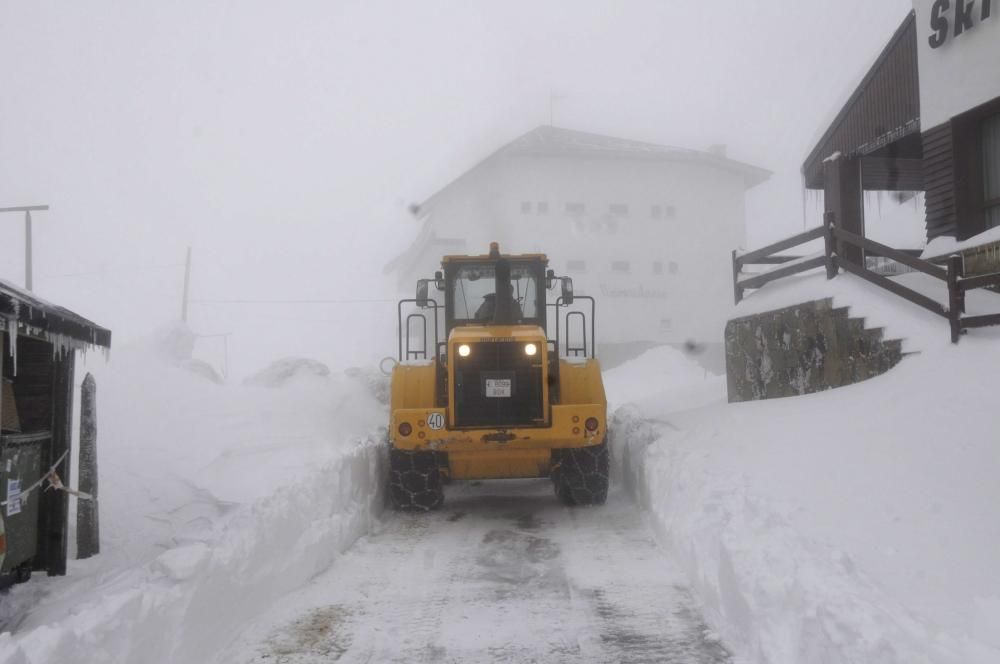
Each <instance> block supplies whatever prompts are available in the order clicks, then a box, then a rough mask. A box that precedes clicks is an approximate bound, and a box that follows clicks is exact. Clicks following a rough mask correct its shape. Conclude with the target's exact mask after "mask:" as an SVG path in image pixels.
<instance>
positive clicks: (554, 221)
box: [387, 126, 770, 342]
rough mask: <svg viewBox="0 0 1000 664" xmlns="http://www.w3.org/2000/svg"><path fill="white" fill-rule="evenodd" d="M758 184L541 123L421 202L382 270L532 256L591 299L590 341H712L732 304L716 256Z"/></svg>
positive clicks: (735, 238)
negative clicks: (415, 226) (497, 250)
mask: <svg viewBox="0 0 1000 664" xmlns="http://www.w3.org/2000/svg"><path fill="white" fill-rule="evenodd" d="M769 176H770V173H769V172H768V171H766V170H763V169H761V168H757V167H755V166H751V165H748V164H744V163H741V162H737V161H733V160H731V159H728V158H726V156H725V151H724V148H722V147H721V146H720V147H717V148H714V149H712V150H710V151H708V152H700V151H696V150H684V149H679V148H672V147H666V146H661V145H653V144H649V143H641V142H637V141H629V140H623V139H619V138H612V137H608V136H599V135H594V134H588V133H583V132H578V131H571V130H567V129H560V128H556V127H550V126H542V127H538V128H537V129H534V130H533V131H530V132H528V133H527V134H525V135H523V136H521V137H520V138H517V139H515V140H514V141H512V142H510V143H508V144H507V145H504V146H503V147H501V148H500V149H499V150H497V151H496V152H494V153H493V154H491V155H490V156H488V157H487V158H486V159H484V160H483V161H481V162H480V163H479V164H477V165H476V166H475V167H473V168H472V169H470V170H469V171H467V172H465V173H464V174H462V175H461V176H460V177H458V178H457V179H456V180H454V181H453V182H451V183H450V184H448V185H447V186H446V187H444V188H443V189H441V190H440V191H438V192H437V193H436V194H434V195H433V196H431V197H430V198H428V199H427V200H426V201H425V202H424V203H422V204H421V205H420V206H419V208H418V209H417V215H416V216H417V218H418V219H419V221H420V223H422V224H423V226H422V228H421V230H420V233H419V235H418V237H417V239H416V240H415V242H414V243H413V245H412V246H411V247H410V248H409V249H408V250H407V251H405V252H404V253H403V254H402V255H400V256H398V257H396V258H395V259H394V260H393V261H392V262H391V263H390V264H389V265H388V266H387V270H388V271H395V272H396V274H397V275H398V277H399V283H400V288H401V289H402V290H403V291H404V292H410V291H412V288H413V285H414V283H415V281H416V279H418V278H421V277H430V276H432V275H433V273H434V271H435V270H436V269H438V265H439V262H440V259H441V256H442V255H445V254H454V253H485V252H486V250H487V248H488V244H489V242H491V241H494V240H495V241H498V242H499V243H500V246H501V249H502V251H503V252H504V253H527V252H531V253H535V252H540V253H546V254H548V256H549V259H550V267H551V268H552V269H554V270H555V271H556V273H557V274H559V275H566V276H570V277H572V278H573V280H574V284H575V286H576V291H577V292H578V293H580V294H587V295H593V296H594V297H596V298H597V326H598V338H599V341H600V342H626V341H640V340H643V341H662V342H681V341H686V340H690V339H693V340H697V341H709V342H718V341H719V340H721V339H722V333H723V327H724V324H725V318H726V312H727V311H728V309H729V307H730V305H731V304H732V280H731V277H730V269H729V266H730V253H729V252H730V249H731V248H732V247H734V246H742V245H743V244H744V239H745V226H744V197H745V192H746V190H747V189H749V188H750V187H753V186H755V185H757V184H760V183H761V182H763V181H764V180H766V179H767V178H768V177H769Z"/></svg>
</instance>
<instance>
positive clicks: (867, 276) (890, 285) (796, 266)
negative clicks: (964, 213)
mask: <svg viewBox="0 0 1000 664" xmlns="http://www.w3.org/2000/svg"><path fill="white" fill-rule="evenodd" d="M835 222H836V220H835V218H834V214H833V213H832V212H827V213H826V214H824V215H823V225H822V226H817V227H815V228H811V229H809V230H807V231H804V232H802V233H799V234H797V235H793V236H792V237H790V238H786V239H784V240H781V241H779V242H775V243H774V244H769V245H768V246H766V247H762V248H760V249H756V250H754V251H750V252H747V253H743V254H741V253H739V252H737V251H735V250H734V251H733V296H734V299H735V301H736V303H737V304H739V302H740V301H741V300H742V299H743V297H744V292H745V290H746V289H748V288H753V289H756V288H760V287H761V286H763V285H765V284H767V283H769V282H771V281H775V280H777V279H783V278H785V277H789V276H792V275H795V274H799V273H801V272H805V271H807V270H813V269H816V268H819V267H825V268H826V278H827V279H833V278H834V277H835V276H837V272H838V271H839V270H840V269H843V270H844V271H845V272H850V273H851V274H853V275H855V276H857V277H860V278H861V279H864V280H865V281H867V282H868V283H870V284H873V285H875V286H878V287H879V288H882V289H884V290H887V291H889V292H890V293H893V294H895V295H898V296H899V297H901V298H903V299H905V300H907V301H909V302H912V303H913V304H916V305H917V306H920V307H923V308H924V309H927V310H928V311H930V312H932V313H935V314H937V315H939V316H941V317H943V318H947V319H948V321H949V323H950V325H951V341H952V343H958V339H959V337H960V336H961V335H962V333H963V332H964V331H965V330H967V329H969V328H974V327H986V326H989V325H1000V313H998V314H989V315H984V316H966V315H964V314H965V294H966V293H967V292H968V291H970V290H974V289H976V288H986V287H1000V272H997V273H993V274H985V275H979V276H975V277H966V276H965V275H964V273H963V261H962V257H961V256H959V255H953V256H949V257H948V262H947V267H945V268H942V267H941V266H939V265H935V264H934V263H931V262H930V261H926V260H923V259H922V258H919V256H918V254H919V252H918V251H916V250H902V249H894V248H892V247H889V246H887V245H884V244H881V243H879V242H875V241H874V240H871V239H869V238H866V237H862V236H860V235H857V234H855V233H851V232H850V231H846V230H844V229H842V228H838V227H837V224H836V223H835ZM820 238H822V239H823V251H822V252H819V253H816V254H814V255H811V256H786V255H781V254H779V252H782V251H785V250H787V249H791V248H793V247H798V246H801V245H803V244H805V243H807V242H811V241H813V240H818V239H820ZM848 246H850V247H855V248H858V249H861V250H863V251H864V252H865V253H867V255H869V256H878V257H882V258H885V259H888V260H891V261H895V262H896V263H899V264H901V265H905V266H906V267H908V268H910V269H911V270H913V271H915V272H922V273H924V274H926V275H929V276H931V277H934V278H935V279H940V280H941V281H943V282H944V283H945V285H946V286H947V290H948V306H945V305H943V304H941V303H940V302H938V301H937V300H935V299H933V298H931V297H928V296H926V295H924V294H923V293H920V292H918V291H916V290H913V289H912V288H909V287H907V286H904V285H903V284H901V283H899V282H898V281H894V280H892V279H890V278H889V277H886V276H884V275H883V274H880V272H881V270H873V269H871V268H870V267H869V266H867V264H861V265H859V264H857V263H855V262H853V261H850V260H846V259H845V258H844V254H845V253H846V252H845V248H846V247H848ZM746 265H774V266H776V267H772V268H768V269H766V270H764V271H763V272H758V273H756V274H751V275H744V274H743V267H744V266H746Z"/></svg>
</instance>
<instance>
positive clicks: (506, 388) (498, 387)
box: [486, 378, 511, 398]
mask: <svg viewBox="0 0 1000 664" xmlns="http://www.w3.org/2000/svg"><path fill="white" fill-rule="evenodd" d="M510 385H511V380H510V378H487V379H486V396H487V397H490V398H509V397H510Z"/></svg>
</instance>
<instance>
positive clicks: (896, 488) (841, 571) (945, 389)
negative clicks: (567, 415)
mask: <svg viewBox="0 0 1000 664" xmlns="http://www.w3.org/2000/svg"><path fill="white" fill-rule="evenodd" d="M821 281H822V282H824V283H825V279H822V280H821ZM837 282H840V283H839V284H837ZM831 284H832V285H835V286H836V287H837V290H836V292H833V293H831V294H832V295H834V296H835V303H837V304H850V303H851V301H852V299H851V296H853V295H855V293H853V290H854V288H855V286H856V284H854V283H853V282H852V281H851V280H850V279H843V277H838V278H837V279H836V280H834V281H833V282H831ZM814 285H815V283H814V284H813V285H810V284H808V283H800V284H798V285H796V284H792V285H790V286H789V285H785V286H784V289H782V293H780V294H778V295H775V294H774V293H769V294H763V293H762V295H765V297H764V298H761V300H765V299H766V300H767V302H766V303H761V301H758V302H757V303H756V304H754V303H752V300H753V299H754V296H751V298H749V299H748V301H747V302H748V305H749V306H748V307H747V308H746V309H749V308H750V307H756V308H757V309H761V310H762V309H764V308H768V307H767V304H773V305H774V306H783V305H785V304H788V303H790V302H791V301H792V300H794V299H795V298H796V297H798V296H799V295H801V294H802V293H808V294H810V295H811V296H812V297H822V296H823V295H824V293H821V292H819V290H821V288H820V289H817V288H815V287H813V286H814ZM859 290H863V291H864V294H863V295H862V296H860V297H859V298H858V299H859V301H861V302H862V303H863V305H864V306H863V307H862V310H863V311H862V313H864V311H867V310H868V309H865V307H869V308H870V309H871V310H872V311H873V312H874V313H877V314H878V316H879V317H880V318H881V319H882V320H881V321H880V322H882V323H884V324H888V325H889V326H890V328H891V329H892V333H893V334H894V335H901V336H902V335H906V332H907V331H909V332H910V333H911V334H910V335H908V336H909V337H910V338H911V343H910V345H909V349H910V350H920V353H919V354H917V355H914V356H911V357H908V358H906V359H905V360H904V361H903V362H902V363H901V364H900V365H899V366H898V367H896V368H895V369H893V370H892V371H890V372H889V373H887V374H885V375H883V376H880V377H878V378H875V379H872V380H869V381H867V382H864V383H861V384H858V385H854V386H850V387H846V388H840V389H837V390H832V391H829V392H823V393H818V394H813V395H808V396H803V397H794V398H789V399H775V400H769V401H758V402H748V403H740V404H728V403H726V402H725V385H724V383H723V382H722V381H721V380H720V381H718V382H716V383H714V384H713V385H714V386H715V387H716V388H717V392H716V394H715V395H714V398H708V397H709V395H707V394H706V393H705V391H704V390H705V388H706V386H705V385H704V384H702V385H701V386H699V390H700V391H701V394H702V396H705V397H706V399H705V401H704V402H703V405H701V406H700V407H693V406H694V404H692V403H691V397H692V394H693V393H692V392H690V391H688V390H685V389H682V390H680V393H681V394H682V395H683V398H681V399H671V398H670V397H671V394H669V393H666V394H664V393H662V392H661V391H660V390H659V389H658V388H656V387H654V385H659V384H660V383H661V381H660V380H659V379H657V380H656V381H655V382H653V383H651V379H653V378H655V377H657V376H658V375H660V374H663V373H668V372H669V373H677V374H681V375H683V374H685V373H686V374H687V375H688V376H689V377H690V376H691V375H692V373H694V371H695V370H694V367H692V366H691V365H690V364H689V365H688V366H687V367H686V368H685V366H684V362H683V358H681V357H679V356H677V354H676V353H672V352H671V351H669V349H660V350H658V351H655V352H651V353H649V354H647V355H646V356H643V357H640V358H638V359H637V360H635V361H633V362H632V363H630V364H629V365H627V366H622V367H620V368H617V369H615V370H612V371H610V372H608V374H609V375H608V384H609V385H632V386H634V385H637V384H644V385H646V386H647V387H648V388H649V389H648V392H646V393H645V394H643V393H642V392H641V390H634V391H633V393H632V395H631V396H632V400H633V402H634V403H633V404H632V405H630V406H626V407H625V408H622V409H620V410H619V411H618V412H617V413H616V415H615V421H614V423H613V428H612V431H613V433H614V442H615V445H614V452H615V460H616V462H617V466H618V468H619V469H620V470H621V479H622V481H623V482H624V483H625V484H626V485H628V487H629V489H630V490H631V491H632V492H633V493H634V494H635V495H636V496H637V498H638V500H639V501H640V504H641V505H642V506H643V507H645V508H647V509H649V510H650V512H651V515H652V522H653V524H654V527H655V528H656V530H657V532H658V535H659V536H660V538H661V540H662V541H663V542H664V543H665V544H666V545H667V546H669V547H670V548H671V549H672V550H673V551H674V552H675V553H676V555H677V557H678V559H679V561H680V562H681V564H682V565H683V566H684V567H685V569H686V571H687V572H688V573H689V575H690V577H691V580H692V583H693V584H694V586H695V588H696V592H697V593H698V595H699V596H700V597H701V600H702V602H703V604H704V608H705V613H706V619H707V620H708V621H709V623H710V624H711V625H712V626H713V627H715V628H716V629H718V630H719V631H720V633H721V634H722V636H723V639H724V641H725V642H726V643H727V644H728V645H729V646H730V647H732V648H733V650H734V653H735V654H737V655H738V656H743V657H746V658H747V659H748V660H749V661H753V662H772V663H776V664H777V663H781V664H786V663H787V664H793V663H797V662H821V663H826V662H829V663H831V664H832V663H834V662H882V663H890V662H892V663H895V662H898V663H900V664H902V663H907V664H912V663H913V662H935V663H938V662H940V663H943V662H949V663H953V664H959V663H964V664H968V663H970V662H980V663H982V664H986V663H987V662H997V661H1000V575H998V574H997V572H996V563H997V552H998V551H1000V521H998V520H997V519H996V514H995V512H996V505H997V504H998V503H1000V483H998V482H997V477H1000V445H998V444H997V442H998V439H997V433H996V432H997V425H998V423H1000V417H998V415H997V407H996V397H995V394H994V392H993V390H992V389H990V387H989V386H990V385H992V383H993V382H994V379H995V373H996V367H997V366H1000V344H998V343H997V341H998V340H1000V334H998V333H997V331H989V330H979V331H974V332H972V333H970V334H969V335H967V336H966V337H963V339H962V340H961V343H960V344H958V345H957V346H952V345H951V344H950V343H948V329H947V322H946V321H944V320H943V319H940V318H937V317H933V316H930V315H927V316H924V315H923V312H922V310H919V309H918V308H916V307H913V306H912V305H909V304H908V303H905V302H902V300H898V302H897V300H895V299H893V298H892V296H890V295H888V294H881V296H882V299H883V300H884V301H883V302H881V306H876V305H878V304H879V303H878V302H877V300H878V299H879V295H880V294H879V293H873V289H868V288H863V289H859ZM845 296H846V297H845ZM989 297H991V298H993V299H1000V298H996V297H995V296H989ZM838 298H839V299H838ZM801 299H806V298H800V299H799V300H798V301H801ZM998 310H1000V308H998ZM745 312H746V310H744V311H741V312H740V313H745ZM852 315H855V313H854V312H853V311H852ZM914 341H916V345H917V346H918V347H917V348H914V345H915V344H914V343H913V342H914ZM920 346H923V347H922V348H920Z"/></svg>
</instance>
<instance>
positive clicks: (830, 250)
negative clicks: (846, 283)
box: [823, 211, 837, 279]
mask: <svg viewBox="0 0 1000 664" xmlns="http://www.w3.org/2000/svg"><path fill="white" fill-rule="evenodd" d="M835 222H836V214H835V213H833V212H829V211H828V212H824V213H823V229H824V233H823V250H824V252H825V253H826V278H827V279H833V278H834V277H836V276H837V259H836V258H835V257H834V255H833V254H834V250H835V248H836V246H837V245H836V244H835V242H834V237H833V225H834V223H835Z"/></svg>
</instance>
